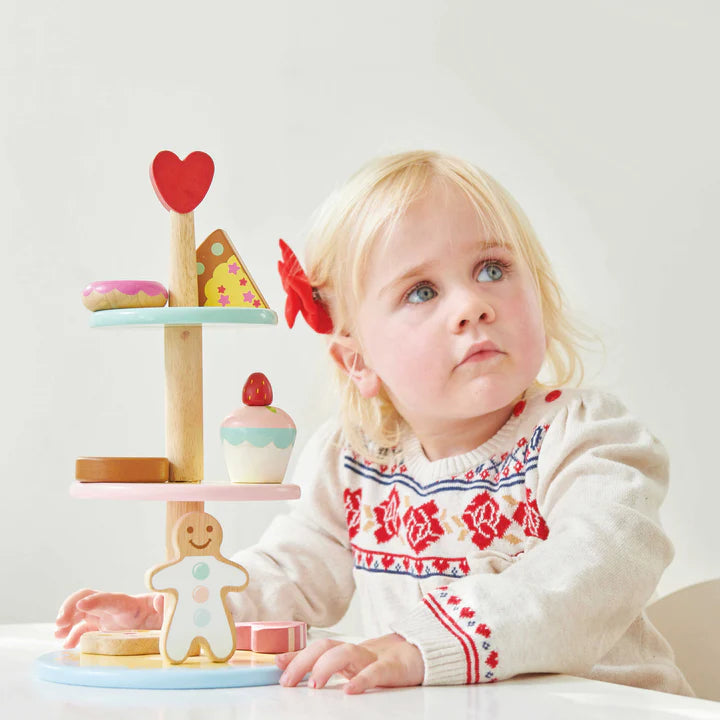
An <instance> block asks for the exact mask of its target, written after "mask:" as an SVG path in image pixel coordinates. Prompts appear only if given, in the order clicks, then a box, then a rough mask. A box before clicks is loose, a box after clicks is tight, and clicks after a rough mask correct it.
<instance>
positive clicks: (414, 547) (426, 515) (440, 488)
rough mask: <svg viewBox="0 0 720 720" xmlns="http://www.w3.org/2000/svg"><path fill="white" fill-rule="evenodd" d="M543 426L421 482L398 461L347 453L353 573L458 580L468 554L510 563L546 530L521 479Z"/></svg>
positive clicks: (532, 462)
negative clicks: (477, 461) (473, 462)
mask: <svg viewBox="0 0 720 720" xmlns="http://www.w3.org/2000/svg"><path fill="white" fill-rule="evenodd" d="M517 407H518V412H522V411H523V410H524V408H523V407H521V405H520V404H518V406H517ZM548 427H549V426H548V425H545V424H543V425H537V426H536V427H534V428H532V430H531V431H530V432H529V433H526V434H523V435H522V436H521V437H519V438H518V439H517V440H516V441H515V442H514V443H513V444H512V445H511V446H510V449H509V450H507V451H506V452H503V453H501V454H499V455H498V456H493V457H490V458H488V459H487V460H486V461H485V462H483V463H482V464H481V465H479V466H478V467H473V468H471V469H468V470H465V471H463V472H461V473H459V474H457V475H452V476H450V477H445V478H441V479H438V480H434V481H432V482H430V483H425V484H421V483H419V482H418V481H417V480H416V479H415V478H414V477H413V476H412V475H410V474H408V468H407V466H406V465H405V464H404V463H402V462H401V461H399V460H396V461H395V462H388V463H387V464H385V463H375V462H373V461H371V460H369V459H367V458H363V457H361V456H359V455H357V454H356V453H349V454H347V455H346V456H345V457H344V458H343V462H344V465H345V468H346V469H348V470H350V471H351V473H352V474H353V475H352V477H355V478H357V482H358V485H355V486H354V487H353V486H351V487H350V488H348V489H346V490H345V491H344V498H343V499H344V504H345V514H346V521H347V527H348V535H349V539H350V541H351V545H352V549H353V552H354V553H355V568H356V570H365V571H370V572H385V573H391V574H392V573H399V574H403V575H414V576H415V577H417V578H418V579H421V578H423V579H424V578H427V577H430V576H437V575H441V576H445V577H449V578H458V577H463V576H464V575H466V574H467V572H469V570H466V569H465V568H466V567H467V560H466V558H467V557H468V556H469V555H472V554H473V553H477V552H478V551H490V552H497V553H498V554H500V555H502V556H505V557H510V558H512V557H516V556H518V555H520V554H522V553H523V552H524V551H525V546H526V541H527V539H529V538H537V539H539V540H545V539H546V538H547V537H548V534H549V529H548V526H547V523H546V522H545V519H544V518H543V517H542V514H541V512H540V509H539V507H538V502H537V498H536V497H535V495H534V493H533V490H532V485H527V484H526V479H527V477H528V473H531V472H533V471H534V470H535V469H536V467H537V463H538V457H539V454H540V448H541V445H542V440H543V438H544V436H545V433H546V431H547V430H548ZM393 459H395V458H393Z"/></svg>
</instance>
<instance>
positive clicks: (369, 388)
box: [330, 335, 381, 398]
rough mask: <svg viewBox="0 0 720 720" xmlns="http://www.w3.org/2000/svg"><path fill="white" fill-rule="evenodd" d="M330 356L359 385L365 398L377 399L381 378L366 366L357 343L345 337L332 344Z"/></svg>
mask: <svg viewBox="0 0 720 720" xmlns="http://www.w3.org/2000/svg"><path fill="white" fill-rule="evenodd" d="M330 356H331V357H332V359H333V360H334V361H335V362H336V363H337V364H338V366H339V367H340V368H341V369H342V371H343V372H344V373H345V374H346V375H347V376H348V377H349V378H350V379H351V380H352V381H353V382H354V383H355V385H357V388H358V390H359V391H360V394H361V395H362V396H363V397H364V398H371V397H375V395H377V394H378V392H380V386H381V383H380V378H379V377H378V376H377V373H376V372H375V371H374V370H373V369H372V368H371V367H369V366H368V365H366V364H365V360H364V359H363V356H362V353H361V352H360V347H359V345H358V343H357V341H356V340H355V339H354V338H352V337H350V336H349V335H344V336H342V337H339V338H337V339H335V340H333V341H332V342H331V343H330Z"/></svg>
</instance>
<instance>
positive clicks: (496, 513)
mask: <svg viewBox="0 0 720 720" xmlns="http://www.w3.org/2000/svg"><path fill="white" fill-rule="evenodd" d="M462 519H463V522H464V523H465V525H466V526H467V528H468V530H470V532H471V533H472V535H471V538H472V541H473V542H474V543H475V545H477V546H478V548H480V550H485V548H487V547H489V546H490V544H491V543H492V541H493V540H494V539H495V538H496V537H500V538H501V537H502V536H503V535H504V534H505V531H506V530H507V529H508V528H509V527H510V525H511V524H512V523H511V521H510V520H509V519H508V518H507V517H506V516H505V515H503V514H502V513H501V512H500V506H499V505H498V504H497V502H496V501H495V500H493V498H491V497H490V494H489V493H488V492H483V493H480V494H479V495H476V496H475V497H474V498H473V500H472V502H471V503H470V504H469V505H468V506H467V507H466V508H465V512H464V513H463V515H462Z"/></svg>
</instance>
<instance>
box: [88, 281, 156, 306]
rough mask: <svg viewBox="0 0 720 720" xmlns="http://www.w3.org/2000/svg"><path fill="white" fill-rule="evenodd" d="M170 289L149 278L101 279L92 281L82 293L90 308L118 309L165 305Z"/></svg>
mask: <svg viewBox="0 0 720 720" xmlns="http://www.w3.org/2000/svg"><path fill="white" fill-rule="evenodd" d="M167 300H168V291H167V290H166V289H165V288H164V287H163V286H162V285H161V284H160V283H159V282H151V281H149V280H100V281H98V282H92V283H90V284H89V285H88V286H87V287H86V288H85V289H84V290H83V294H82V301H83V305H85V307H86V308H87V309H88V310H92V311H93V312H95V311H96V310H116V309H119V308H142V307H163V306H164V305H165V303H166V302H167Z"/></svg>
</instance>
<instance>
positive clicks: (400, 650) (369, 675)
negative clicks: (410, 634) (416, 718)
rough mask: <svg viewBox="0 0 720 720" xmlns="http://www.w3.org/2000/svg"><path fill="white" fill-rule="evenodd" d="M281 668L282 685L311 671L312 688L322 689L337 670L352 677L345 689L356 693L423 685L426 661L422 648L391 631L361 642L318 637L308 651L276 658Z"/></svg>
mask: <svg viewBox="0 0 720 720" xmlns="http://www.w3.org/2000/svg"><path fill="white" fill-rule="evenodd" d="M275 662H276V663H277V665H278V667H279V668H280V669H281V670H284V671H285V672H284V673H283V675H282V677H281V678H280V684H281V685H285V686H288V687H292V686H295V685H297V684H298V683H299V682H300V681H301V680H302V679H303V677H305V674H306V673H308V672H309V673H310V677H309V679H308V687H311V688H321V687H325V684H326V683H327V681H328V680H329V679H330V676H331V675H332V674H333V673H340V674H342V675H344V676H345V677H346V678H348V679H349V682H348V684H347V685H346V686H345V692H346V693H349V694H351V695H356V694H359V693H362V692H365V690H369V689H370V688H375V687H405V686H408V685H420V684H422V681H423V677H424V675H425V663H424V662H423V659H422V654H421V653H420V650H418V648H417V647H416V646H415V645H413V644H411V643H409V642H408V641H407V640H405V639H404V638H402V637H401V636H400V635H396V634H394V633H391V634H390V635H383V636H382V637H379V638H373V639H372V640H367V641H365V642H363V643H360V644H359V645H352V644H350V643H341V642H338V641H337V640H329V639H328V640H318V641H316V642H314V643H312V644H311V645H308V647H306V648H305V649H304V650H301V651H300V652H294V653H283V654H282V655H278V656H277V657H276V658H275Z"/></svg>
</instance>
